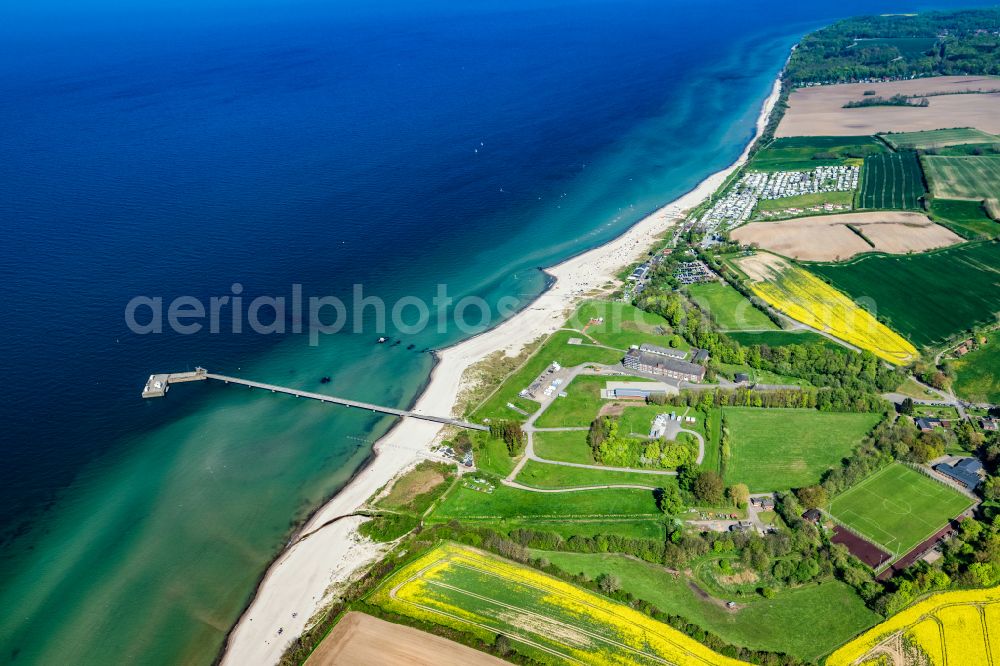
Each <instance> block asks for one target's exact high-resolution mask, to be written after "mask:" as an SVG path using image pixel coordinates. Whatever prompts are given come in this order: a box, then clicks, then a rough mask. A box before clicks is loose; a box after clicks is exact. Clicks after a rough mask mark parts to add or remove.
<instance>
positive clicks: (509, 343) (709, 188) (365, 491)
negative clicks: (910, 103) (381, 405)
mask: <svg viewBox="0 0 1000 666" xmlns="http://www.w3.org/2000/svg"><path fill="white" fill-rule="evenodd" d="M779 92H780V82H779V81H778V80H776V81H775V83H774V86H773V87H772V90H771V94H770V95H769V96H768V98H767V99H766V100H765V102H764V104H763V106H762V108H761V112H760V116H759V117H758V120H757V132H756V134H757V135H759V134H760V132H761V131H762V130H763V128H764V126H765V124H766V121H767V117H768V115H769V114H770V112H771V109H772V108H773V107H774V104H775V102H776V101H777V99H778V95H779ZM752 143H753V142H752V141H751V142H750V143H748V145H747V147H746V148H745V149H744V151H743V154H742V155H741V156H740V157H739V158H738V159H737V160H736V161H735V162H734V163H733V164H732V165H730V166H729V167H727V168H726V169H724V170H722V171H719V172H718V173H715V174H713V175H711V176H709V177H708V178H706V179H705V180H703V181H702V182H701V183H699V184H698V186H697V187H695V188H694V189H693V190H691V191H690V192H688V193H687V194H685V195H683V196H681V197H680V198H678V199H677V200H675V201H673V202H671V203H670V204H668V205H666V206H664V207H663V208H660V209H659V210H657V211H655V212H654V213H652V214H651V215H649V216H647V217H646V218H644V219H643V220H641V221H640V222H638V223H637V224H635V225H634V226H632V227H631V228H630V229H629V230H628V231H626V232H625V233H624V234H622V235H621V236H619V237H618V238H616V239H614V240H612V241H610V242H608V243H606V244H605V245H602V246H600V247H597V248H594V249H592V250H589V251H587V252H585V253H583V254H580V255H578V256H576V257H573V258H571V259H569V260H567V261H565V262H563V263H561V264H558V265H556V266H553V267H551V268H549V269H547V272H548V273H549V274H551V275H552V276H553V277H554V278H555V281H554V284H553V285H552V286H551V287H550V288H549V289H548V290H547V291H545V292H544V293H542V294H541V295H540V296H539V297H538V299H536V300H535V301H534V302H533V303H532V304H531V305H530V306H528V307H527V308H526V309H525V310H523V311H522V312H520V313H518V314H517V315H516V316H514V317H512V318H511V319H509V320H507V321H505V322H503V323H502V324H500V325H499V326H497V327H496V328H493V329H491V330H489V331H487V332H485V333H483V334H481V335H478V336H475V337H473V338H470V339H468V340H465V341H463V342H461V343H459V344H457V345H455V346H453V347H449V348H447V349H445V350H443V351H442V352H441V353H440V354H439V362H438V364H437V365H436V366H435V368H434V371H433V374H432V376H431V380H430V382H429V383H428V385H427V388H426V389H425V390H424V392H423V393H422V394H421V395H420V398H419V399H418V400H417V403H416V405H415V407H414V409H415V410H416V411H419V412H425V413H428V414H448V413H451V411H452V409H453V406H454V405H455V402H456V399H457V397H458V393H459V390H460V388H461V380H462V375H463V373H464V372H465V370H466V368H468V367H469V366H470V365H472V364H473V363H476V362H477V361H480V360H482V359H483V358H484V357H486V356H487V355H489V354H491V353H493V352H495V351H497V350H504V351H505V352H507V353H508V354H509V355H515V354H516V353H517V352H518V351H519V350H520V349H521V348H522V347H523V346H524V345H525V344H526V343H528V342H530V341H532V340H534V339H536V338H537V337H538V336H540V335H544V334H548V333H551V332H552V331H555V330H556V329H557V328H559V326H560V325H561V324H562V322H563V321H564V320H565V318H566V316H567V315H568V312H569V310H570V309H571V308H572V307H573V306H574V304H575V303H576V302H577V301H578V300H580V298H581V297H583V296H584V295H585V294H587V293H589V292H591V291H593V290H595V289H599V288H601V287H602V286H603V285H605V284H606V283H607V282H608V281H609V280H613V279H614V276H615V274H616V273H617V272H618V271H619V270H620V269H621V267H622V266H624V265H627V264H629V263H631V262H633V261H635V260H636V259H637V258H639V257H640V256H641V255H642V254H643V253H644V252H645V251H646V249H647V248H648V247H649V246H650V245H651V244H652V243H653V242H654V241H655V240H656V238H657V237H658V236H659V235H660V234H662V233H663V231H664V230H665V229H667V228H668V227H669V226H670V225H671V224H674V223H675V222H676V221H677V220H678V219H681V218H682V213H683V212H684V211H686V210H688V209H690V208H693V207H694V206H696V205H698V204H699V203H700V202H701V201H703V200H704V199H705V198H706V197H708V196H709V195H711V194H712V192H714V191H715V190H716V188H718V187H719V185H720V184H721V183H722V182H723V181H724V180H725V179H726V178H727V177H728V176H729V174H730V173H732V171H733V170H735V169H737V168H738V167H739V166H740V165H742V164H743V163H744V162H745V161H746V159H747V155H748V154H749V150H750V146H751V145H752ZM440 430H441V426H440V425H438V424H434V423H430V422H424V421H417V420H415V419H406V420H404V421H402V422H401V423H400V424H398V425H397V426H396V427H395V428H393V429H392V430H391V431H390V432H389V433H388V434H386V436H385V437H383V438H382V439H381V440H379V441H378V442H377V443H376V444H375V447H374V449H375V454H376V455H375V457H374V458H373V460H372V461H371V463H370V464H369V465H368V466H367V467H366V468H365V469H364V470H363V471H361V472H360V473H359V474H358V475H357V476H356V477H355V478H354V480H353V481H352V482H351V483H350V484H348V485H347V486H346V487H345V488H344V489H343V490H341V491H340V492H339V493H338V494H337V495H336V496H335V497H334V498H333V499H331V500H330V501H329V502H328V503H327V504H325V505H324V506H323V507H321V508H320V509H319V510H318V511H317V512H316V513H315V514H314V515H313V516H312V518H311V519H310V520H309V522H308V523H307V524H306V525H305V526H304V527H303V528H302V530H301V531H300V533H299V537H298V538H297V539H296V540H295V541H294V543H293V545H291V546H289V547H288V548H287V549H286V550H285V551H284V552H283V553H282V554H281V555H280V556H279V557H278V558H277V559H276V560H275V561H274V562H273V563H272V564H271V566H270V568H269V569H268V571H267V573H266V574H265V576H264V579H263V581H262V582H261V584H260V586H259V588H258V590H257V593H256V596H255V598H254V600H253V602H252V603H251V605H250V606H249V607H248V608H247V610H246V611H245V612H244V613H243V615H242V617H241V618H240V620H239V622H238V623H237V625H236V627H235V628H234V629H233V631H232V632H231V634H230V636H229V640H228V644H227V646H226V652H225V655H224V657H223V664H231V665H239V666H256V665H260V666H264V665H270V664H274V663H276V662H277V661H278V659H279V658H280V656H281V654H282V652H283V651H284V649H285V647H286V646H287V645H288V644H289V643H290V642H291V641H292V640H294V639H295V638H296V637H297V636H298V635H299V634H300V633H302V631H303V630H304V629H305V628H306V625H307V622H308V621H309V619H310V618H311V617H312V616H313V615H315V614H316V612H317V611H319V610H320V609H321V608H322V607H323V606H324V605H325V603H326V601H327V597H326V594H327V590H328V589H329V588H330V586H331V585H332V584H334V583H338V582H342V581H344V580H346V579H347V578H348V577H350V575H351V574H352V573H353V572H355V571H357V570H358V569H359V568H361V567H363V566H365V565H366V564H368V563H369V562H371V561H373V560H374V559H376V558H377V557H378V556H379V555H380V553H381V549H382V546H381V544H374V543H371V542H369V541H367V540H365V539H363V538H361V537H359V536H358V534H357V526H358V525H359V524H360V523H361V522H362V520H363V519H362V518H354V517H352V518H346V519H343V520H339V521H337V522H334V523H331V524H329V525H327V523H328V522H329V521H331V520H332V519H334V518H336V517H338V516H344V515H346V514H350V513H352V512H353V511H355V510H356V509H357V508H359V507H360V506H361V505H362V504H363V503H364V502H365V501H366V500H367V499H368V498H369V497H371V495H372V494H373V493H375V492H376V491H377V490H378V489H379V488H381V487H382V486H384V485H385V484H386V483H388V482H389V481H390V480H391V479H392V478H393V477H395V476H396V475H398V474H399V473H400V472H401V471H404V470H406V469H407V468H409V467H410V466H411V465H412V464H414V463H415V462H417V461H418V460H421V459H423V457H424V455H425V454H426V453H427V452H428V451H429V449H430V446H431V445H432V444H433V443H434V441H435V438H436V437H437V436H438V433H439V432H440ZM303 535H306V538H302V536H303ZM279 630H281V634H280V635H279V633H278V632H279Z"/></svg>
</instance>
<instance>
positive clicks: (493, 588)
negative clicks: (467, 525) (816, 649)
mask: <svg viewBox="0 0 1000 666" xmlns="http://www.w3.org/2000/svg"><path fill="white" fill-rule="evenodd" d="M369 601H370V603H373V604H376V605H378V606H380V607H382V608H384V609H386V610H389V611H391V612H395V613H400V614H403V615H406V616H409V617H412V618H414V619H417V620H423V621H428V622H433V623H435V624H440V625H445V626H449V627H453V628H456V629H459V630H462V631H467V632H469V633H472V634H474V635H476V636H478V637H479V638H481V639H482V640H484V641H487V642H490V643H492V642H493V640H494V639H495V638H496V635H497V634H501V633H502V634H503V635H505V636H507V637H508V638H510V639H511V640H513V641H515V642H516V643H518V648H519V649H520V650H523V651H524V652H526V653H527V654H528V655H530V656H532V657H534V658H535V659H538V660H541V659H544V662H545V663H579V664H594V665H595V666H596V665H598V664H600V665H604V664H612V663H626V662H627V663H630V664H637V665H643V664H649V665H653V664H664V663H673V664H695V663H697V664H705V665H709V666H711V665H718V666H729V665H730V664H732V665H736V664H739V663H740V662H738V661H736V660H733V659H729V658H727V657H723V656H722V655H720V654H717V653H715V652H712V651H711V650H709V649H708V648H707V647H705V646H704V645H702V644H701V643H698V642H696V641H695V640H694V639H692V638H689V637H688V636H686V635H684V634H682V633H680V632H679V631H677V630H676V629H673V628H672V627H670V626H668V625H666V624H663V623H660V622H657V621H655V620H653V619H652V618H650V617H649V616H647V615H644V614H642V613H640V612H638V611H636V610H633V609H631V608H629V607H628V606H625V605H623V604H619V603H617V602H614V601H611V600H610V599H608V598H606V597H602V596H600V595H598V594H596V593H594V592H590V591H589V590H585V589H583V588H580V587H577V586H575V585H572V584H570V583H567V582H565V581H562V580H560V579H558V578H554V577H552V576H548V575H546V574H543V573H541V572H539V571H537V570H535V569H531V568H530V567H527V566H524V565H520V564H515V563H514V562H510V561H508V560H503V559H501V558H499V557H496V556H494V555H490V554H487V553H484V552H482V551H478V550H474V549H472V548H469V547H466V546H459V545H456V544H442V545H441V546H438V547H437V548H435V549H433V550H431V551H430V552H428V553H426V554H424V555H422V556H421V557H419V558H417V559H416V560H414V561H413V562H411V563H409V564H407V565H406V566H404V567H402V568H401V569H400V570H398V571H397V572H395V573H394V574H393V575H392V576H390V577H389V578H388V579H386V580H385V581H384V582H383V583H382V585H381V586H380V587H379V588H378V589H377V590H376V591H375V593H374V594H373V595H372V596H371V597H370V598H369ZM553 657H555V661H553Z"/></svg>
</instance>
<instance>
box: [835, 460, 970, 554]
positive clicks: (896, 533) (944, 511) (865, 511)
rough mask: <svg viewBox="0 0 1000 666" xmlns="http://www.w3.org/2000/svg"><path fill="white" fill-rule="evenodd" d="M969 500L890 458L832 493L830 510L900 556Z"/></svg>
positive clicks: (943, 523) (951, 516) (926, 536)
mask: <svg viewBox="0 0 1000 666" xmlns="http://www.w3.org/2000/svg"><path fill="white" fill-rule="evenodd" d="M971 504H972V500H970V499H969V498H968V497H966V496H965V495H963V494H961V493H959V492H958V491H956V490H953V489H951V488H950V487H948V486H946V485H944V484H943V483H939V482H937V481H935V480H934V479H931V478H929V477H927V476H926V475H925V474H922V473H921V472H918V471H916V470H914V469H911V468H909V467H907V466H906V465H902V464H899V463H894V464H892V465H890V466H888V467H886V468H885V469H883V470H880V471H878V472H876V473H874V474H872V475H871V476H870V477H868V478H867V479H865V480H864V481H862V482H861V483H859V484H858V485H856V486H854V487H853V488H851V489H849V490H847V491H846V492H843V493H841V494H840V495H837V496H836V497H835V498H833V501H831V502H830V515H832V516H833V517H834V518H836V519H837V520H839V521H841V522H842V523H844V524H845V525H847V526H848V527H850V528H852V529H854V530H855V531H857V532H858V533H860V534H861V535H863V536H864V537H865V538H867V539H870V540H871V541H873V542H874V543H875V544H876V545H879V546H881V547H883V548H884V549H885V550H887V551H888V552H890V553H894V554H895V555H896V556H902V555H905V554H906V553H907V552H909V551H910V549H912V548H913V547H914V546H916V545H917V544H918V543H920V542H922V541H923V540H924V539H927V538H928V537H929V536H931V535H932V534H934V533H935V532H936V531H938V530H939V529H941V528H942V527H944V526H945V524H946V523H947V522H948V521H949V520H951V519H952V518H954V517H955V516H957V515H958V514H960V513H961V512H962V511H965V509H967V508H968V507H969V506H970V505H971Z"/></svg>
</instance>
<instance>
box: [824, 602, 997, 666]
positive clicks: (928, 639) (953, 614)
mask: <svg viewBox="0 0 1000 666" xmlns="http://www.w3.org/2000/svg"><path fill="white" fill-rule="evenodd" d="M998 626H1000V587H994V588H992V589H986V590H961V591H956V592H941V593H939V594H932V595H931V596H929V597H927V598H925V599H923V600H921V601H919V602H918V603H916V604H914V605H912V606H910V607H909V608H907V609H906V610H904V611H902V612H900V613H897V614H896V615H894V616H892V617H891V618H889V619H888V620H886V621H885V622H883V623H881V624H879V625H878V626H876V627H874V628H873V629H871V630H870V631H868V632H866V633H864V634H862V635H861V636H858V637H857V638H856V639H854V640H853V641H851V642H850V643H848V644H847V645H845V646H843V647H842V648H840V649H839V650H837V651H836V652H834V653H833V654H832V655H830V658H829V659H828V660H827V662H826V663H827V666H851V665H852V664H860V663H864V664H875V663H882V662H879V661H877V659H879V658H880V657H882V656H884V654H883V655H874V654H872V655H870V654H869V653H870V651H871V650H872V649H873V648H875V647H876V646H877V645H879V644H881V643H882V642H883V641H884V640H885V637H886V636H893V635H895V634H902V635H903V636H904V638H905V639H907V640H908V641H909V642H910V643H911V644H914V645H915V646H917V647H919V648H920V649H921V650H922V651H923V652H924V653H925V654H927V655H928V657H929V658H930V663H931V664H945V663H947V664H996V663H997V658H998V657H1000V634H998V632H997V631H996V627H998ZM991 654H992V657H991V656H990V655H991ZM946 655H947V658H946ZM868 657H870V658H868Z"/></svg>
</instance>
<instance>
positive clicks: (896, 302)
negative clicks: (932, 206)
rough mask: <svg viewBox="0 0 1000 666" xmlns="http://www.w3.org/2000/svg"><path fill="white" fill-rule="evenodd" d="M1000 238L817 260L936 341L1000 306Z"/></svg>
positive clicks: (906, 328)
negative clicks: (836, 261)
mask: <svg viewBox="0 0 1000 666" xmlns="http://www.w3.org/2000/svg"><path fill="white" fill-rule="evenodd" d="M998 267H1000V243H997V242H988V243H975V244H966V245H959V246H955V247H951V248H947V249H944V250H938V251H935V252H926V253H923V254H916V255H911V256H888V255H870V256H867V257H862V258H860V259H857V260H855V261H852V262H848V263H840V264H814V265H811V266H810V267H809V269H810V270H811V271H813V272H814V273H816V274H817V275H819V276H820V277H822V278H825V279H827V280H829V281H831V282H832V283H833V284H834V286H836V287H837V288H839V289H840V290H842V291H844V292H846V293H847V294H849V295H850V296H851V298H854V299H861V302H862V303H863V304H867V305H865V307H868V308H870V309H874V310H875V311H876V312H877V314H878V316H879V318H884V319H885V320H887V321H888V322H889V325H890V326H891V327H892V328H894V329H895V330H897V331H899V332H900V333H902V334H903V335H904V336H905V337H907V338H908V339H909V340H911V341H912V342H914V343H916V344H918V345H931V344H934V343H936V342H940V341H943V340H944V339H946V338H947V337H948V336H950V335H953V334H955V333H958V332H959V331H963V330H965V329H968V328H970V327H972V326H974V325H976V324H984V323H988V322H992V321H994V320H995V317H994V313H996V312H998V311H1000V285H998V280H997V278H998V270H1000V269H998Z"/></svg>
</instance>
